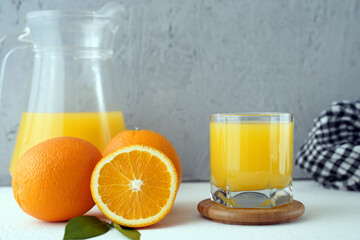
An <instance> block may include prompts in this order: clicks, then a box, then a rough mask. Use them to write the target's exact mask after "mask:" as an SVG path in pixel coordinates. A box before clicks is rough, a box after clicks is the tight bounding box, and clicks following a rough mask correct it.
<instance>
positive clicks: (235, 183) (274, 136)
mask: <svg viewBox="0 0 360 240" xmlns="http://www.w3.org/2000/svg"><path fill="white" fill-rule="evenodd" d="M293 129H294V116H293V114H289V113H234V114H232V113H230V114H213V115H211V116H210V169H211V183H210V184H211V199H212V200H213V201H215V202H218V203H220V204H222V205H224V206H226V207H231V208H272V207H276V206H281V205H285V204H288V203H291V202H292V200H293V192H292V169H293Z"/></svg>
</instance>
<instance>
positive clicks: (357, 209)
mask: <svg viewBox="0 0 360 240" xmlns="http://www.w3.org/2000/svg"><path fill="white" fill-rule="evenodd" d="M208 197H209V184H208V183H183V184H182V185H181V187H180V190H179V193H178V196H177V198H176V201H175V205H174V207H173V209H172V210H171V211H170V213H169V214H168V215H167V216H166V217H165V218H164V219H163V220H162V221H160V222H159V223H157V224H155V225H153V226H150V227H148V228H144V229H140V233H141V235H142V236H141V239H143V240H146V239H157V240H161V239H200V240H202V239H204V240H205V239H216V240H219V239H242V240H245V239H276V240H281V239H286V240H289V239H291V240H295V239H306V240H308V239H326V240H329V239H360V192H346V191H338V190H328V189H325V188H323V187H321V186H320V185H318V184H317V183H315V182H313V181H294V199H297V200H299V201H301V202H302V203H303V204H304V205H305V213H304V215H303V216H302V217H301V218H299V219H298V220H296V221H295V222H292V223H286V224H280V225H269V226H240V225H226V224H220V223H215V222H212V221H209V220H207V219H205V218H203V217H201V216H200V215H199V213H198V211H197V208H196V206H197V203H198V202H199V201H201V200H203V199H205V198H208ZM88 215H97V216H102V214H101V212H100V211H99V210H98V209H97V208H96V207H94V208H93V209H92V210H91V211H90V212H89V213H88ZM65 224H66V223H48V222H44V221H40V220H37V219H35V218H32V217H31V216H29V215H27V214H25V213H24V212H23V211H22V210H21V209H20V207H19V206H18V205H17V203H16V201H15V199H14V197H13V195H12V189H11V187H0V239H1V240H13V239H29V240H31V239H36V240H38V239H62V237H63V234H64V228H65ZM91 239H94V240H95V239H127V238H126V237H124V236H122V235H121V234H120V233H119V232H117V231H116V230H115V229H111V230H110V231H109V232H107V233H105V234H104V235H102V236H99V237H96V238H91Z"/></svg>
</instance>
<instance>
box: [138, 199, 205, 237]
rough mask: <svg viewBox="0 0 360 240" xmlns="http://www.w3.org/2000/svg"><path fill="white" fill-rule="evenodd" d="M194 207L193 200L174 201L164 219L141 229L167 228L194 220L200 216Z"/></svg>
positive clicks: (195, 204)
mask: <svg viewBox="0 0 360 240" xmlns="http://www.w3.org/2000/svg"><path fill="white" fill-rule="evenodd" d="M196 207H197V203H194V202H182V203H175V204H174V206H173V208H172V209H171V211H170V212H169V214H168V215H167V216H166V217H165V218H164V219H162V220H161V221H160V222H158V223H156V224H154V225H152V226H149V227H146V228H143V229H144V230H145V229H157V228H167V227H172V226H177V225H185V224H190V223H192V222H195V221H197V219H198V218H201V216H200V214H199V213H198V211H197V208H196Z"/></svg>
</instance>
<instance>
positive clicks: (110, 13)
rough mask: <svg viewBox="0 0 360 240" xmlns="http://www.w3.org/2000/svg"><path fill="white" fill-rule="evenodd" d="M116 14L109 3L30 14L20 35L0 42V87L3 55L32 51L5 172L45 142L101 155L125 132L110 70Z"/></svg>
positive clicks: (114, 6)
mask: <svg viewBox="0 0 360 240" xmlns="http://www.w3.org/2000/svg"><path fill="white" fill-rule="evenodd" d="M121 10H122V7H121V5H119V4H118V3H109V4H107V5H105V6H104V7H103V8H102V9H100V10H99V11H35V12H30V13H28V14H27V15H26V22H27V24H26V28H25V31H24V32H23V33H22V34H21V35H20V36H12V35H8V36H7V37H5V38H3V51H2V53H3V56H0V57H1V59H2V60H3V63H2V69H1V71H2V72H1V75H0V76H1V79H0V80H1V82H0V84H1V85H0V88H2V86H3V77H4V71H5V65H6V60H7V58H8V56H9V55H10V54H11V53H12V52H13V51H14V50H15V49H18V48H24V47H25V48H30V49H31V50H32V52H33V71H32V78H31V83H30V85H29V86H30V89H29V95H28V96H29V98H28V101H27V109H25V111H24V112H23V113H22V119H21V121H20V126H19V130H18V135H17V140H16V144H15V148H14V152H13V156H12V160H11V164H10V173H12V170H13V168H14V166H15V164H16V162H17V160H18V158H19V157H20V156H21V155H22V154H23V153H24V152H25V151H26V150H28V149H29V148H30V147H32V146H34V145H36V144H37V143H39V142H41V141H43V140H45V139H48V138H52V137H57V136H73V137H79V138H82V139H86V140H88V141H89V142H91V143H93V144H94V145H95V146H97V147H98V148H99V150H100V151H103V150H104V148H105V145H106V144H107V143H108V142H109V141H110V139H111V138H112V137H113V136H114V135H116V134H117V133H118V132H120V131H122V130H124V129H125V123H124V118H123V114H122V111H121V109H120V106H119V97H118V93H116V92H115V91H116V89H114V82H113V81H114V80H115V78H114V72H113V68H112V55H113V42H114V36H115V34H116V31H117V28H118V26H117V21H116V20H117V19H118V15H119V13H120V12H121ZM4 52H5V53H6V54H4ZM0 90H1V92H3V89H0Z"/></svg>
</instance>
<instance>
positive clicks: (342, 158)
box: [295, 100, 360, 191]
mask: <svg viewBox="0 0 360 240" xmlns="http://www.w3.org/2000/svg"><path fill="white" fill-rule="evenodd" d="M295 164H297V165H298V166H299V167H301V168H303V169H304V170H305V171H307V172H308V173H310V175H311V176H312V177H313V178H314V179H315V180H316V181H318V182H319V183H321V184H322V185H323V186H324V187H327V188H335V189H344V190H351V191H360V100H357V101H355V102H349V101H341V102H335V103H333V104H332V105H331V108H330V109H329V110H326V111H323V112H322V113H321V114H320V116H319V117H317V118H316V119H315V120H314V126H313V128H312V130H311V132H310V133H309V136H308V139H307V140H306V142H305V143H304V145H303V146H302V147H301V148H300V151H299V153H298V154H297V157H296V161H295Z"/></svg>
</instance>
